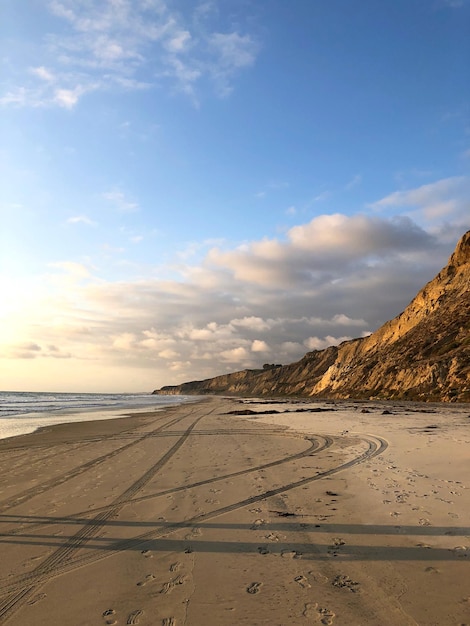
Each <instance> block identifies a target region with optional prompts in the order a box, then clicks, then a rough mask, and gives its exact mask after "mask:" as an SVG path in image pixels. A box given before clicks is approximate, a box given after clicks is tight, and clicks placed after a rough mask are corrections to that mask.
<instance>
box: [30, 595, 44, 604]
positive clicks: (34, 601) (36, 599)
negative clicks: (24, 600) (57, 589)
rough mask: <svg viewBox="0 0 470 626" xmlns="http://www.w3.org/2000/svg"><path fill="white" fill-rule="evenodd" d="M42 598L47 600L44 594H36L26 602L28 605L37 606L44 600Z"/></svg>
mask: <svg viewBox="0 0 470 626" xmlns="http://www.w3.org/2000/svg"><path fill="white" fill-rule="evenodd" d="M44 598H47V596H46V594H45V593H38V594H37V595H36V596H33V597H32V598H31V600H28V604H37V603H38V602H41V600H44Z"/></svg>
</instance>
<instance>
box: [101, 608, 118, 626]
mask: <svg viewBox="0 0 470 626" xmlns="http://www.w3.org/2000/svg"><path fill="white" fill-rule="evenodd" d="M115 615H116V611H115V610H114V609H106V611H104V613H103V617H104V620H105V622H104V623H105V624H109V625H110V626H111V624H117V620H116V619H115V617H114V616H115Z"/></svg>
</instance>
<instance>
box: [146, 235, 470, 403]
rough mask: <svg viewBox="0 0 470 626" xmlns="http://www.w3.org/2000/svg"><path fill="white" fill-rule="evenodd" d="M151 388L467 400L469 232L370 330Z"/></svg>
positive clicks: (469, 376)
mask: <svg viewBox="0 0 470 626" xmlns="http://www.w3.org/2000/svg"><path fill="white" fill-rule="evenodd" d="M154 393H159V394H214V393H216V394H225V395H229V394H231V395H245V396H248V395H256V396H285V395H295V396H311V397H314V396H317V397H323V398H328V397H329V398H369V399H370V398H383V399H385V398H387V399H410V400H421V401H458V402H470V231H468V232H467V233H466V234H465V235H464V236H463V237H462V239H461V240H460V242H459V243H458V245H457V248H456V250H455V252H454V253H453V254H452V256H451V257H450V259H449V263H448V264H447V265H446V267H445V268H444V269H443V270H442V271H441V272H439V274H438V275H437V276H436V277H435V278H434V279H433V280H431V281H430V282H429V283H428V284H427V285H426V286H425V287H424V288H423V289H422V290H421V291H420V292H419V293H418V294H417V296H416V297H415V298H414V299H413V300H412V302H411V303H410V304H409V305H408V306H407V307H406V309H405V310H404V311H403V313H401V314H400V315H398V316H397V317H396V318H395V319H393V320H391V321H389V322H386V323H385V324H384V325H383V326H382V327H381V328H379V329H378V330H377V331H376V332H375V333H373V334H372V335H370V336H369V337H366V338H363V339H354V340H352V341H346V342H344V343H342V344H340V345H339V346H332V347H330V348H327V349H326V350H315V351H313V352H309V353H307V354H306V355H305V356H304V357H303V358H302V359H301V360H300V361H298V362H297V363H292V364H290V365H284V366H282V367H275V368H273V369H266V370H264V369H263V370H244V371H241V372H235V373H233V374H226V375H223V376H217V377H215V378H210V379H207V380H202V381H193V382H188V383H183V384H182V385H177V386H172V387H163V388H162V389H160V390H157V391H155V392H154Z"/></svg>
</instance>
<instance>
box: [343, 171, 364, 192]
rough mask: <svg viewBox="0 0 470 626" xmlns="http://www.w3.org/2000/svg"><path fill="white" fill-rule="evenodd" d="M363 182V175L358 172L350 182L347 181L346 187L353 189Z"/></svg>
mask: <svg viewBox="0 0 470 626" xmlns="http://www.w3.org/2000/svg"><path fill="white" fill-rule="evenodd" d="M361 183H362V176H361V175H360V174H356V176H353V177H352V178H351V180H350V181H349V182H348V183H346V186H345V189H347V190H349V189H353V188H354V187H357V186H358V185H360V184H361Z"/></svg>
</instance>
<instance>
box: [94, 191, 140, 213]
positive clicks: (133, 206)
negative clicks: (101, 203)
mask: <svg viewBox="0 0 470 626" xmlns="http://www.w3.org/2000/svg"><path fill="white" fill-rule="evenodd" d="M102 196H103V198H104V199H105V200H107V201H108V202H110V203H111V204H112V205H113V206H114V207H115V208H116V209H117V210H118V211H121V212H122V213H134V212H135V211H138V210H139V205H138V204H137V202H134V201H131V200H129V199H128V198H127V197H126V195H125V194H124V193H123V192H122V191H120V190H118V189H115V190H113V191H106V192H104V193H103V194H102Z"/></svg>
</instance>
